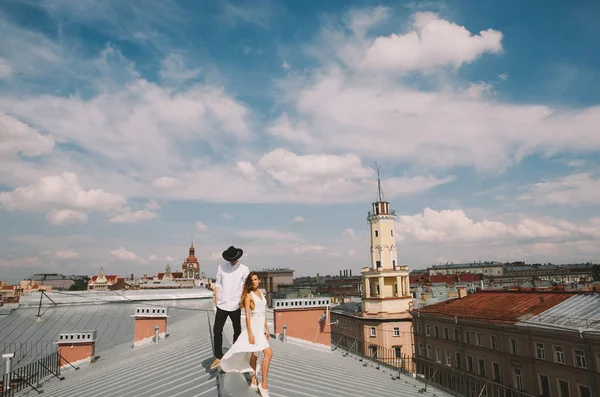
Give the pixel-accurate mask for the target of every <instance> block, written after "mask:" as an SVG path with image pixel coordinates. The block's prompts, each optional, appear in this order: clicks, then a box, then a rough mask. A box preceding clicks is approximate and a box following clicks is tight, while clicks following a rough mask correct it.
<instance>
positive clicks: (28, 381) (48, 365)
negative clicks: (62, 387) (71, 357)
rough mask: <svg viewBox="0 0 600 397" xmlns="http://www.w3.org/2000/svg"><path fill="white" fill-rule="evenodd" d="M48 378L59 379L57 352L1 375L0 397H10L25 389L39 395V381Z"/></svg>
mask: <svg viewBox="0 0 600 397" xmlns="http://www.w3.org/2000/svg"><path fill="white" fill-rule="evenodd" d="M48 376H55V377H57V378H59V379H60V354H59V353H58V351H55V352H54V353H50V354H48V355H47V356H44V357H42V358H40V359H38V360H36V361H34V362H30V363H29V364H27V365H24V366H21V367H19V368H15V369H12V370H11V371H8V373H4V374H3V375H1V376H0V380H1V382H2V385H1V387H0V396H1V397H12V396H14V395H15V393H17V392H18V391H21V390H24V389H26V388H31V389H33V390H35V391H36V392H37V393H38V394H40V393H42V391H41V390H40V389H39V388H40V381H41V380H42V379H44V378H46V377H48Z"/></svg>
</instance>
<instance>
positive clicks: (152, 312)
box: [133, 307, 169, 347]
mask: <svg viewBox="0 0 600 397" xmlns="http://www.w3.org/2000/svg"><path fill="white" fill-rule="evenodd" d="M133 317H135V327H134V331H133V334H134V336H133V347H138V346H143V345H147V344H150V343H158V342H159V341H160V339H165V337H166V335H167V318H168V317H169V316H168V315H167V308H165V307H136V308H135V314H134V315H133ZM156 327H158V329H157V328H156Z"/></svg>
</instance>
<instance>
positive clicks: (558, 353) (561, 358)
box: [554, 346, 565, 364]
mask: <svg viewBox="0 0 600 397" xmlns="http://www.w3.org/2000/svg"><path fill="white" fill-rule="evenodd" d="M554 362H555V363H557V364H564V363H565V352H564V350H563V348H562V346H554Z"/></svg>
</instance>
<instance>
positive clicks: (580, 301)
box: [517, 294, 600, 331]
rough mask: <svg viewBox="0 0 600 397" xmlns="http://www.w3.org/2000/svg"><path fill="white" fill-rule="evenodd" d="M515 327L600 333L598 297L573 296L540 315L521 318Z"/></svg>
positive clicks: (595, 295) (587, 295) (599, 299)
mask: <svg viewBox="0 0 600 397" xmlns="http://www.w3.org/2000/svg"><path fill="white" fill-rule="evenodd" d="M517 325H521V326H539V327H544V328H562V329H570V330H580V329H581V330H582V331H592V330H593V331H600V295H599V294H579V295H575V296H573V297H571V298H569V299H567V300H566V301H564V302H562V303H559V304H558V305H556V306H554V307H551V308H550V309H548V310H545V311H543V312H542V313H540V314H537V315H526V316H523V317H522V318H521V321H519V322H518V323H517Z"/></svg>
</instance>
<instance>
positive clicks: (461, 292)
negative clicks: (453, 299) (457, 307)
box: [458, 287, 467, 299]
mask: <svg viewBox="0 0 600 397" xmlns="http://www.w3.org/2000/svg"><path fill="white" fill-rule="evenodd" d="M465 296H467V289H466V288H465V287H458V298H459V299H462V298H464V297H465Z"/></svg>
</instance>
